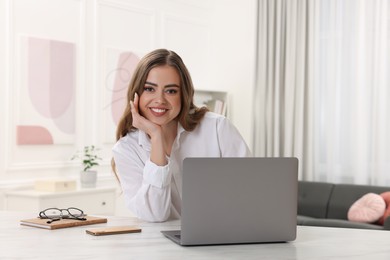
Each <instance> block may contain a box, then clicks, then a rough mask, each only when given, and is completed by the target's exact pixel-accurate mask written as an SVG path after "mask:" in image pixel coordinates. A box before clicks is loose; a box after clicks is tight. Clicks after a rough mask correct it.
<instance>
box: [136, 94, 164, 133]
mask: <svg viewBox="0 0 390 260" xmlns="http://www.w3.org/2000/svg"><path fill="white" fill-rule="evenodd" d="M138 102H139V97H138V94H137V93H136V94H135V95H134V102H133V101H130V108H131V115H132V117H133V126H134V127H136V128H138V129H140V130H142V131H144V132H145V133H147V134H148V135H150V136H152V135H153V134H155V133H157V132H159V131H160V130H161V127H160V126H159V125H156V124H155V123H153V122H152V121H150V120H148V119H147V118H145V117H143V116H142V115H140V113H139V109H138Z"/></svg>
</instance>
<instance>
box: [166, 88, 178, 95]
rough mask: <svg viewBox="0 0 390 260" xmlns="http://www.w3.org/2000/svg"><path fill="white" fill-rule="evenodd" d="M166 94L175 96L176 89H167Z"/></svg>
mask: <svg viewBox="0 0 390 260" xmlns="http://www.w3.org/2000/svg"><path fill="white" fill-rule="evenodd" d="M166 92H167V93H168V94H176V93H177V90H176V89H167V90H166Z"/></svg>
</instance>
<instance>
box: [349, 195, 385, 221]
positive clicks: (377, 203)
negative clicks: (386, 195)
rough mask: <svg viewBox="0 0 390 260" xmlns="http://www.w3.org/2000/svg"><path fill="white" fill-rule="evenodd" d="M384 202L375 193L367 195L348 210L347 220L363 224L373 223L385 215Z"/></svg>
mask: <svg viewBox="0 0 390 260" xmlns="http://www.w3.org/2000/svg"><path fill="white" fill-rule="evenodd" d="M385 208H386V203H385V200H384V199H383V198H382V197H381V196H380V195H379V194H375V193H367V194H366V195H364V196H363V197H361V198H360V199H358V200H357V201H355V203H353V204H352V206H351V207H350V208H349V211H348V220H351V221H355V222H363V223H374V222H375V221H377V220H379V218H381V217H382V216H383V214H384V213H385Z"/></svg>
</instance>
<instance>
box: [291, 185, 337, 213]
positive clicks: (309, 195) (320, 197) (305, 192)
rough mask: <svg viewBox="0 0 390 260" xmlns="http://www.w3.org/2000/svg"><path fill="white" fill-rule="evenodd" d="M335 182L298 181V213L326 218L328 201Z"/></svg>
mask: <svg viewBox="0 0 390 260" xmlns="http://www.w3.org/2000/svg"><path fill="white" fill-rule="evenodd" d="M333 187H334V184H331V183H325V182H309V181H300V182H299V183H298V215H302V216H309V217H315V218H326V215H327V208H328V201H329V198H330V195H331V193H332V190H333Z"/></svg>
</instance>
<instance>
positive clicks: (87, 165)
mask: <svg viewBox="0 0 390 260" xmlns="http://www.w3.org/2000/svg"><path fill="white" fill-rule="evenodd" d="M98 150H99V149H98V148H96V147H95V146H94V145H90V146H84V149H83V150H82V151H78V152H76V154H75V155H73V157H72V158H71V160H74V159H80V160H81V163H82V165H83V170H82V171H81V172H80V183H81V187H82V188H95V187H96V181H97V171H95V170H92V169H93V168H94V167H95V166H98V165H99V161H100V160H102V158H100V157H99V156H98V155H97V151H98Z"/></svg>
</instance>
